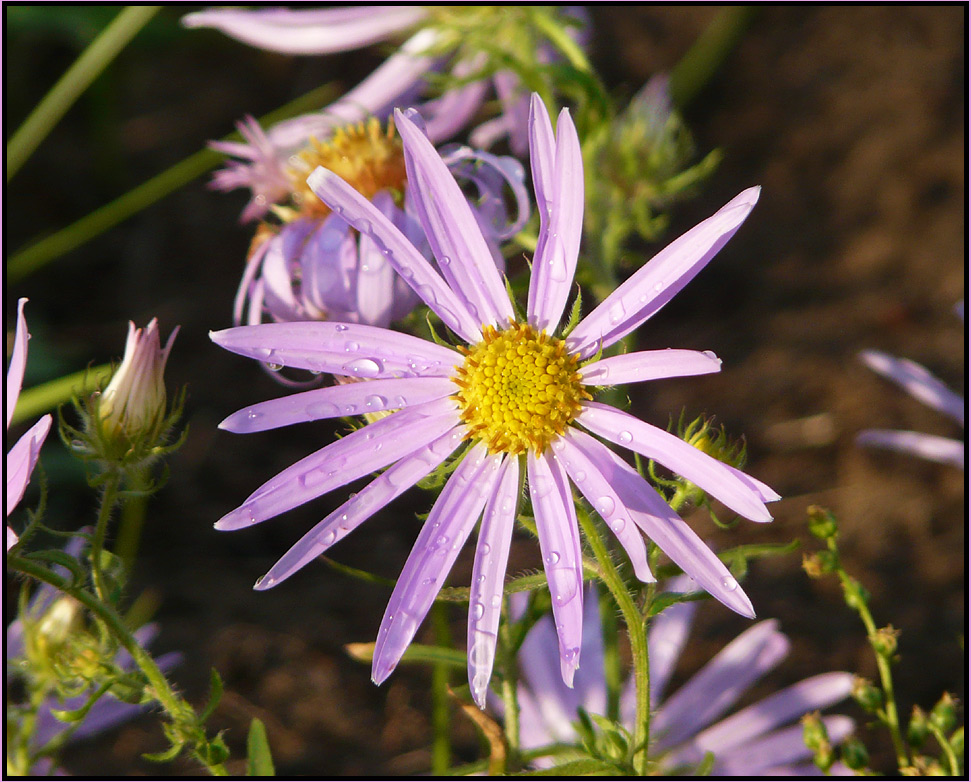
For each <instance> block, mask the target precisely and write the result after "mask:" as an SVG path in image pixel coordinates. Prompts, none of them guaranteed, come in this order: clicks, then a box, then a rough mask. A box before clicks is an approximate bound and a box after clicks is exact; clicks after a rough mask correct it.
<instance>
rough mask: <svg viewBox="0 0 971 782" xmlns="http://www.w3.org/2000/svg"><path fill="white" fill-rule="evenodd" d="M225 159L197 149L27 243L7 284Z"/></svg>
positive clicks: (287, 111)
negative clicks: (64, 225) (124, 191)
mask: <svg viewBox="0 0 971 782" xmlns="http://www.w3.org/2000/svg"><path fill="white" fill-rule="evenodd" d="M332 94H333V87H331V85H329V84H325V85H323V86H321V87H317V88H316V89H314V90H311V91H310V92H308V93H306V94H304V95H301V96H300V97H299V98H297V99H296V100H293V101H291V102H290V103H288V104H286V105H285V106H283V107H281V108H279V109H277V110H276V111H272V112H270V113H269V114H267V115H266V116H264V117H261V118H260V120H259V122H260V124H261V125H264V126H266V125H272V124H273V123H275V122H279V121H280V120H282V119H287V118H288V117H292V116H295V115H297V114H302V113H303V112H306V111H311V110H313V109H319V108H320V107H321V106H322V105H324V104H325V103H326V102H327V100H328V99H329V97H330V96H331V95H332ZM240 138H241V137H240V135H239V133H231V134H230V135H228V136H225V137H224V138H223V140H224V141H238V140H240ZM224 159H225V156H224V155H222V154H221V153H219V152H213V151H212V150H210V149H203V150H200V151H199V152H196V153H194V154H192V155H190V156H189V157H187V158H186V159H185V160H183V161H181V162H179V163H176V164H175V165H174V166H172V167H171V168H169V169H167V170H166V171H163V172H162V173H161V174H158V175H157V176H154V177H152V178H151V179H149V180H148V181H147V182H143V183H142V184H140V185H139V186H138V187H136V188H134V189H133V190H129V191H128V192H127V193H125V194H124V195H122V196H119V197H118V198H116V199H115V200H114V201H111V202H110V203H107V204H105V205H104V206H102V207H101V208H100V209H96V210H95V211H93V212H91V213H90V214H88V215H86V216H84V217H82V218H81V219H80V220H77V221H76V222H74V223H71V224H70V225H68V226H66V227H65V228H62V229H61V230H59V231H57V232H56V233H53V234H51V235H50V236H47V237H45V238H43V239H40V240H38V241H36V242H33V243H32V244H29V245H28V246H27V247H26V248H24V249H22V250H20V251H18V252H16V253H14V254H13V255H12V256H11V257H10V259H9V260H8V261H7V281H8V282H12V283H13V282H17V281H18V280H21V279H23V278H24V277H26V276H27V275H28V274H30V273H31V272H35V271H37V270H38V269H39V268H41V267H42V266H44V265H45V264H47V263H49V262H50V261H53V260H54V259H56V258H59V257H60V256H62V255H64V254H65V253H68V252H70V251H71V250H74V249H75V248H77V247H80V246H81V245H82V244H84V243H85V242H88V241H90V240H91V239H93V238H95V237H96V236H99V235H100V234H102V233H104V232H105V231H107V230H108V229H109V228H113V227H114V226H116V225H118V223H120V222H123V221H124V220H127V219H128V218H129V217H131V216H132V215H134V214H137V213H138V212H140V211H141V210H142V209H145V208H146V207H148V206H151V205H152V204H153V203H155V202H156V201H158V200H159V199H161V198H164V197H165V196H167V195H168V194H169V193H171V192H173V191H174V190H178V189H179V188H180V187H182V186H183V185H185V184H188V183H189V182H191V181H192V180H193V179H195V178H196V177H199V176H202V175H203V174H204V173H206V172H207V171H209V170H210V169H213V168H215V167H216V166H217V165H218V164H219V163H220V162H222V161H223V160H224Z"/></svg>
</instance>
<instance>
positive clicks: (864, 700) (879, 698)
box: [850, 676, 883, 714]
mask: <svg viewBox="0 0 971 782" xmlns="http://www.w3.org/2000/svg"><path fill="white" fill-rule="evenodd" d="M850 694H851V695H852V696H853V700H855V701H856V702H857V703H858V704H860V707H861V708H862V709H863V710H864V711H866V712H869V713H870V714H873V713H874V712H876V711H877V710H878V709H880V708H881V707H882V706H883V691H882V690H881V689H880V688H879V687H877V686H875V685H874V684H873V682H871V681H869V680H868V679H864V678H863V677H861V676H857V677H856V678H855V679H854V680H853V690H852V691H851V693H850Z"/></svg>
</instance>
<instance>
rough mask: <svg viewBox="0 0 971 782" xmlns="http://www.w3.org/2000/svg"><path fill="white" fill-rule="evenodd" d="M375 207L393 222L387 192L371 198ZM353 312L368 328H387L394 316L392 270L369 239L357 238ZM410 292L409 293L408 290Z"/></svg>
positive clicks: (391, 207) (391, 201) (393, 206)
mask: <svg viewBox="0 0 971 782" xmlns="http://www.w3.org/2000/svg"><path fill="white" fill-rule="evenodd" d="M372 201H373V203H374V205H375V206H376V207H377V208H378V209H380V210H381V211H382V212H384V214H386V215H388V217H389V219H391V220H392V222H394V210H395V205H394V200H393V199H392V198H391V196H390V194H388V193H387V192H386V191H382V192H380V193H378V194H377V195H375V196H374V198H373V199H372ZM356 274H357V280H356V285H355V288H356V291H357V306H356V310H357V312H358V313H359V314H360V317H361V322H362V323H366V324H368V325H370V326H381V327H383V328H387V327H388V325H389V324H390V323H391V321H392V319H393V317H394V303H395V302H394V294H395V277H396V276H397V275H396V274H395V271H394V267H392V266H391V264H390V263H388V260H387V258H385V257H384V254H383V253H382V252H381V250H379V249H378V246H377V245H376V244H375V243H374V240H373V239H371V237H370V236H363V235H362V236H360V238H359V239H358V265H357V269H356ZM409 293H410V291H409Z"/></svg>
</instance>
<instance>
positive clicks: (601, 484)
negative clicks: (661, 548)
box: [553, 427, 655, 583]
mask: <svg viewBox="0 0 971 782" xmlns="http://www.w3.org/2000/svg"><path fill="white" fill-rule="evenodd" d="M585 440H590V441H592V442H595V441H593V438H592V437H590V435H588V434H584V433H583V432H581V431H579V430H577V429H574V428H572V427H569V428H568V429H567V430H566V433H565V434H564V435H563V437H561V438H560V439H559V440H557V441H556V442H555V443H554V444H553V451H554V452H555V453H556V455H557V458H558V459H560V461H561V462H562V463H563V466H564V467H565V468H566V472H567V475H569V476H570V480H571V481H573V483H574V485H575V486H576V487H577V488H578V489H579V490H580V493H581V494H582V495H583V496H584V497H586V499H587V502H589V503H590V504H591V505H592V506H593V507H594V509H595V510H596V511H597V513H599V514H600V517H601V518H602V519H603V520H604V522H605V523H606V524H607V526H608V527H609V528H610V531H611V532H613V533H614V535H616V536H617V540H618V541H620V544H621V545H622V546H623V547H624V551H626V552H627V556H628V557H630V561H631V564H632V565H633V566H634V575H635V576H637V577H638V578H639V579H640V580H641V581H644V582H645V583H650V582H652V581H654V580H655V578H654V576H653V575H652V574H651V568H650V566H649V565H648V564H647V547H646V546H645V545H644V538H643V537H642V536H641V533H640V530H639V529H638V528H637V525H635V524H634V522H633V520H632V519H631V518H630V514H628V513H627V510H626V508H625V507H624V504H623V502H621V500H620V497H618V496H617V492H615V491H614V489H613V487H612V486H611V485H610V484H609V483H608V482H607V481H606V480H605V479H604V477H603V475H601V474H600V472H599V471H598V470H597V468H596V467H595V466H594V465H593V464H592V463H591V462H590V459H589V458H588V457H587V455H586V453H585V452H584V450H582V449H581V448H580V447H579V444H582V443H583V441H585Z"/></svg>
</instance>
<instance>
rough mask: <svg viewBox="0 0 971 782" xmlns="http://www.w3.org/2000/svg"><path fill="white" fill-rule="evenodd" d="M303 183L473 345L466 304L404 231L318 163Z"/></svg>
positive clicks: (475, 331) (475, 337) (475, 330)
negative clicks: (372, 244) (370, 242)
mask: <svg viewBox="0 0 971 782" xmlns="http://www.w3.org/2000/svg"><path fill="white" fill-rule="evenodd" d="M307 184H308V185H309V186H310V189H311V190H313V191H314V193H316V194H317V197H318V198H320V200H321V201H323V202H324V203H325V204H327V206H329V207H330V208H331V209H333V210H334V211H335V212H336V213H337V214H339V215H341V216H342V217H343V218H344V219H345V220H347V222H349V223H350V224H351V225H352V226H353V227H354V228H356V229H357V230H358V231H360V232H361V233H362V234H365V235H367V236H370V237H371V239H373V240H374V242H375V244H377V246H378V247H379V248H380V249H381V252H382V253H384V255H385V256H386V257H387V259H388V261H389V262H390V263H391V265H392V266H394V268H395V271H397V272H398V274H400V275H401V276H402V277H403V278H404V279H405V281H406V282H407V283H408V284H409V285H410V286H411V287H412V288H413V289H414V291H415V293H417V294H418V295H419V296H420V297H421V298H422V300H423V301H424V302H425V303H426V304H427V305H428V306H429V307H431V308H432V310H433V311H434V312H435V314H437V315H438V316H439V317H440V318H441V319H442V322H443V323H445V325H446V326H448V327H449V328H450V329H452V331H454V332H455V333H456V334H458V335H459V336H460V337H462V339H464V340H465V341H466V342H469V343H473V344H474V343H476V342H478V341H479V340H481V339H482V332H481V331H480V330H479V324H478V323H477V322H476V319H475V318H473V317H472V315H471V314H470V313H469V310H468V308H467V307H466V305H465V304H464V303H463V302H462V301H460V300H459V297H458V296H457V295H456V294H455V293H454V292H453V291H452V289H451V288H449V286H448V285H447V284H446V282H445V280H443V279H442V277H441V276H440V275H439V274H438V272H436V271H435V270H434V269H433V268H432V267H431V265H430V264H429V263H428V261H426V260H425V258H424V257H423V256H422V254H421V253H420V252H418V250H417V249H415V246H414V245H413V244H412V243H411V242H410V241H409V240H408V239H407V238H406V237H405V236H404V234H402V233H401V231H400V230H398V228H396V227H395V225H394V224H393V223H392V222H391V221H390V220H388V218H386V217H385V216H384V215H383V214H381V212H380V211H379V210H378V209H377V208H375V206H374V205H373V204H372V203H371V202H370V201H368V200H367V199H366V198H364V196H362V195H361V194H360V193H358V192H357V191H356V190H355V189H354V188H353V187H351V186H350V185H349V184H347V182H345V181H344V180H343V179H341V178H340V177H339V176H338V175H337V174H335V173H333V172H332V171H328V170H327V169H325V168H322V167H319V166H318V167H317V169H316V170H315V171H314V172H313V173H312V174H311V175H310V176H309V177H308V179H307ZM476 230H478V228H477V229H476Z"/></svg>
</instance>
